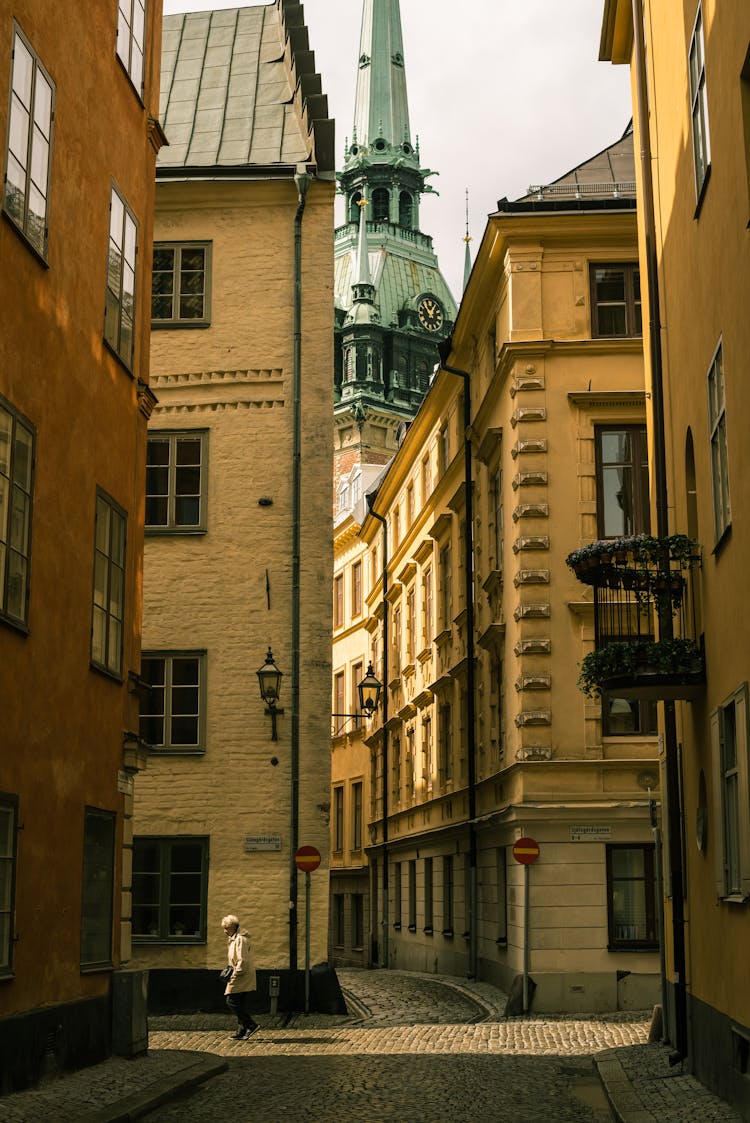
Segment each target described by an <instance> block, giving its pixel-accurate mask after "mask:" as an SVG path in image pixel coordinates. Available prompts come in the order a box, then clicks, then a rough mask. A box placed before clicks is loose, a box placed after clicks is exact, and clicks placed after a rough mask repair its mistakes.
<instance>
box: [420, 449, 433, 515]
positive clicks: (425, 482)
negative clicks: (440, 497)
mask: <svg viewBox="0 0 750 1123" xmlns="http://www.w3.org/2000/svg"><path fill="white" fill-rule="evenodd" d="M431 492H432V467H431V465H430V458H429V456H425V458H424V460H423V461H422V505H423V506H424V504H425V503H426V502H427V500H428V499H429V497H430V494H431Z"/></svg>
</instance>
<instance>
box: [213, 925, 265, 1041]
mask: <svg viewBox="0 0 750 1123" xmlns="http://www.w3.org/2000/svg"><path fill="white" fill-rule="evenodd" d="M221 927H222V928H223V929H224V935H225V936H226V938H227V966H226V967H225V969H224V970H223V971H222V973H221V974H222V978H225V979H226V982H227V985H226V989H225V991H224V995H225V997H226V1000H227V1006H228V1007H229V1009H230V1010H231V1011H232V1013H233V1014H234V1015H235V1016H236V1018H237V1030H236V1032H235V1033H233V1034H231V1035H230V1036H231V1038H232V1040H233V1041H241V1040H242V1039H243V1037H251V1036H252V1035H253V1034H254V1033H255V1031H256V1030H258V1029H260V1026H259V1025H258V1023H257V1022H255V1021H254V1020H253V1018H252V1017H251V1015H250V1011H249V1009H248V1005H249V1001H250V994H251V992H252V991H254V990H255V987H256V979H255V964H254V962H253V956H252V952H251V950H250V937H249V935H248V933H247V932H245V931H244V930H241V929H240V922H239V920H238V919H237V917H236V916H232V915H231V914H230V915H229V916H225V917H224V918H223V920H222V922H221Z"/></svg>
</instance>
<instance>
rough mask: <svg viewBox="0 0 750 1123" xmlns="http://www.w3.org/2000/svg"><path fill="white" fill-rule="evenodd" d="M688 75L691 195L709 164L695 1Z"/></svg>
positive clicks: (700, 33) (701, 47)
mask: <svg viewBox="0 0 750 1123" xmlns="http://www.w3.org/2000/svg"><path fill="white" fill-rule="evenodd" d="M688 73H689V78H690V115H691V117H692V121H693V165H694V168H695V194H696V196H697V198H699V199H700V196H701V194H702V192H703V187H704V185H705V183H706V176H707V175H708V169H709V166H710V164H711V143H710V140H709V135H708V98H707V96H706V53H705V45H704V41H703V12H702V10H701V5H700V4H698V14H697V16H696V17H695V27H694V29H693V35H692V38H691V40H690V51H689V53H688Z"/></svg>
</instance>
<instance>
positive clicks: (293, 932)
mask: <svg viewBox="0 0 750 1123" xmlns="http://www.w3.org/2000/svg"><path fill="white" fill-rule="evenodd" d="M311 180H312V176H311V175H309V173H308V172H307V170H306V167H305V165H304V164H298V165H297V172H296V175H295V177H294V185H295V187H296V188H297V213H296V214H295V216H294V350H293V355H292V410H293V431H294V435H293V446H292V727H291V734H292V736H291V751H290V758H291V759H290V765H291V777H292V791H291V803H292V806H291V830H290V853H289V970H290V971H291V972H293V973H296V971H297V890H298V886H297V866H296V865H295V862H294V855H295V854H296V853H297V850H298V849H299V725H300V723H299V680H300V538H301V509H302V503H301V490H302V218H303V215H304V213H305V200H306V197H307V189H308V187H309V186H310V182H311Z"/></svg>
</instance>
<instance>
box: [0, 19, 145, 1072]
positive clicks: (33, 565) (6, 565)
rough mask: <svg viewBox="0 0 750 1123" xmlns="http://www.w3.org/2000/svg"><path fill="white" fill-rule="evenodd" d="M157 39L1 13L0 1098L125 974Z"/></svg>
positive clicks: (106, 1004) (96, 1050) (68, 1047)
mask: <svg viewBox="0 0 750 1123" xmlns="http://www.w3.org/2000/svg"><path fill="white" fill-rule="evenodd" d="M160 38H161V0H119V3H118V0H93V2H92V3H90V4H86V5H80V4H72V5H69V4H59V5H49V4H45V3H41V2H40V0H18V2H17V3H15V4H13V5H12V6H11V5H10V4H8V3H5V2H4V3H2V4H0V136H2V137H3V138H4V139H3V143H4V146H5V151H4V153H3V166H4V173H5V180H4V188H3V196H2V200H1V205H2V212H1V214H0V264H1V268H0V308H1V309H2V311H1V312H0V1090H4V1091H7V1090H12V1089H13V1088H17V1087H22V1086H24V1085H26V1084H28V1083H31V1082H33V1081H35V1080H36V1079H37V1078H38V1077H39V1076H40V1075H41V1074H43V1073H45V1072H48V1071H50V1069H54V1068H60V1067H73V1066H77V1065H80V1064H84V1063H88V1062H89V1061H93V1060H96V1059H98V1058H99V1057H101V1056H104V1055H106V1053H107V1052H108V1051H109V1050H110V1047H111V1045H112V1037H113V1022H112V1013H113V1006H114V1007H117V1005H118V1003H117V1001H114V1002H113V996H114V995H116V994H117V992H118V991H119V990H120V989H121V983H122V979H123V973H122V972H121V971H120V970H119V969H120V968H121V967H122V965H123V964H124V963H126V962H127V960H128V959H129V957H130V933H129V917H130V896H129V886H130V873H129V868H130V862H129V859H128V844H129V816H130V813H131V811H132V806H131V805H132V786H133V774H134V772H135V771H136V770H137V768H138V766H139V763H140V762H141V759H142V755H141V753H140V751H139V746H138V741H137V737H136V736H135V735H134V734H131V733H130V731H131V730H137V728H138V725H137V722H138V702H137V697H136V695H135V693H134V687H135V686H136V685H137V681H138V680H137V671H138V669H139V664H140V617H141V584H142V582H141V565H142V536H143V499H142V496H143V490H144V479H143V477H144V472H145V441H146V422H147V417H148V414H149V412H150V407H151V404H152V400H153V399H152V396H151V394H150V391H149V390H148V362H149V313H148V308H149V302H150V287H151V242H152V212H153V194H154V166H155V160H156V153H157V150H158V147H159V145H160V141H161V139H163V134H162V133H161V130H160V128H159V125H158V123H157V120H156V115H157V112H158V87H159V63H160V50H159V47H160ZM134 672H136V673H134ZM125 989H127V987H126V988H125ZM127 1021H128V1019H127V1018H126V1022H127ZM119 1032H120V1031H119V1029H117V1030H116V1031H115V1047H116V1048H118V1047H124V1048H125V1051H128V1049H129V1046H128V1045H127V1044H126V1045H124V1046H122V1043H121V1042H118V1040H117V1038H118V1035H119ZM125 1037H126V1038H127V1037H128V1032H127V1028H126V1032H125Z"/></svg>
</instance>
